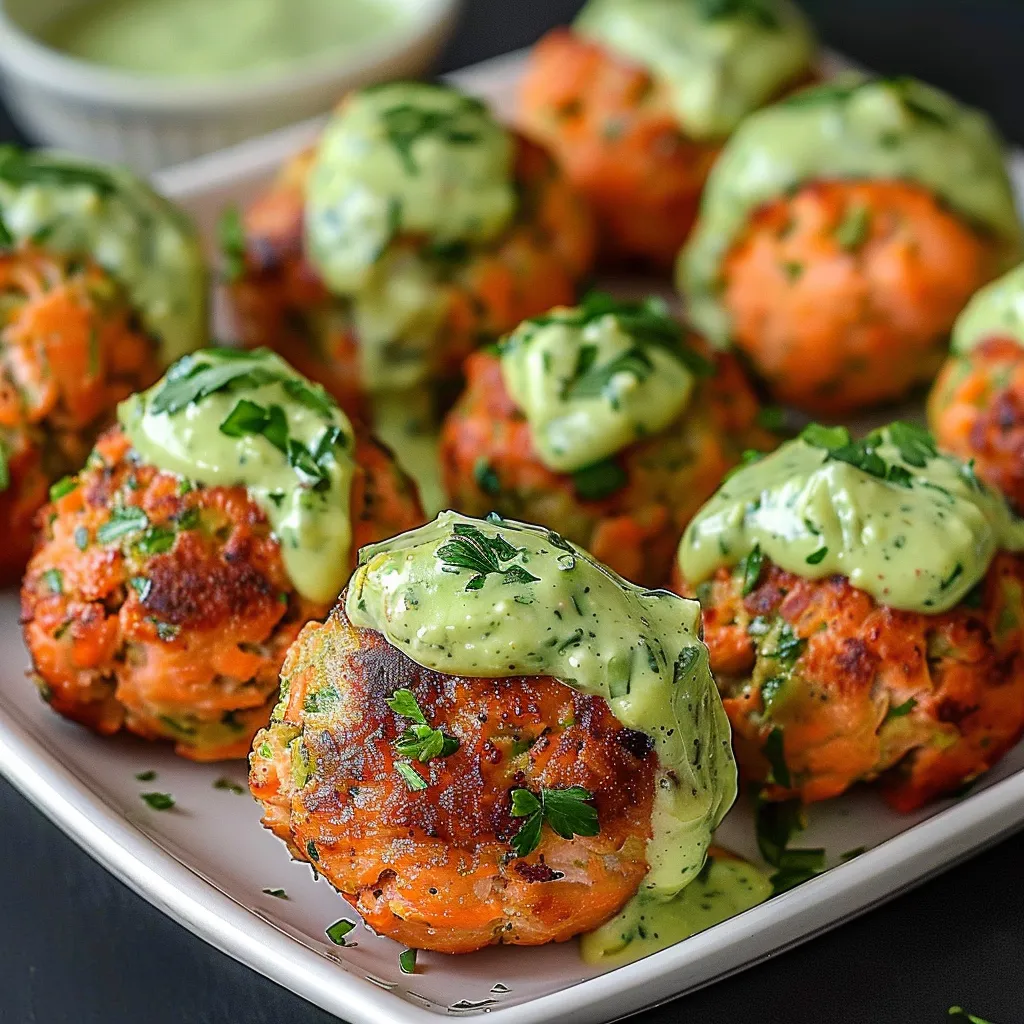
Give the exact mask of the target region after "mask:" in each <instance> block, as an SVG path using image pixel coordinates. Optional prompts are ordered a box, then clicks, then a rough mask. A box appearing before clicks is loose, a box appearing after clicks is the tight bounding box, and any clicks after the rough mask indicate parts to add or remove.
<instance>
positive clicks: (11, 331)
mask: <svg viewBox="0 0 1024 1024" xmlns="http://www.w3.org/2000/svg"><path fill="white" fill-rule="evenodd" d="M0 250H2V251H0V531H2V532H3V535H4V538H5V541H4V545H3V550H2V552H0V579H2V580H3V581H5V582H12V581H14V580H16V579H18V578H19V577H20V576H21V572H22V570H23V569H24V567H25V563H26V562H27V561H28V557H29V554H30V553H31V550H32V538H33V531H34V525H35V522H34V521H35V517H36V513H37V512H38V511H39V509H40V508H41V507H42V506H43V505H45V504H46V497H47V490H48V488H49V486H50V485H51V484H53V483H54V482H55V481H57V480H59V479H60V478H61V477H63V476H64V475H65V474H67V473H71V472H74V471H75V470H77V469H78V468H79V467H80V466H81V465H82V463H83V461H84V460H85V457H86V455H88V453H89V450H90V448H92V445H93V443H94V442H95V440H96V438H97V436H98V435H99V433H100V431H101V430H103V428H104V427H107V426H109V425H110V423H112V422H113V419H114V411H115V409H116V407H117V403H118V402H119V401H121V400H122V399H124V398H127V397H128V396H129V395H130V394H131V393H132V392H133V391H136V390H138V389H139V388H143V387H148V386H149V385H150V384H152V383H153V381H154V380H156V379H157V377H159V376H160V373H161V371H162V370H163V368H164V367H165V366H166V365H167V364H168V362H170V361H171V360H173V359H174V358H177V356H180V355H182V354H183V353H185V352H188V351H189V350H190V349H194V348H198V347H199V346H200V345H202V344H203V343H204V340H205V337H206V274H205V270H204V267H203V260H202V255H201V253H200V250H199V245H198V241H197V239H196V237H195V233H194V232H193V230H192V228H191V226H190V225H189V224H188V223H187V222H186V221H185V219H184V217H183V216H182V215H180V214H179V213H178V212H177V211H175V210H174V209H172V208H171V206H170V205H169V204H168V203H166V202H165V201H164V200H163V199H161V198H160V197H159V196H157V195H156V194H154V193H153V192H152V191H151V190H150V189H149V188H148V187H147V186H146V185H144V184H143V183H142V182H141V181H139V180H138V179H136V178H134V177H133V176H132V175H130V174H129V173H128V172H127V171H124V170H121V169H120V168H115V167H105V166H101V165H98V164H92V163H88V162H85V161H81V160H78V159H75V158H71V157H61V156H56V155H53V154H48V153H28V152H22V151H21V150H19V149H16V148H14V147H12V146H7V147H0Z"/></svg>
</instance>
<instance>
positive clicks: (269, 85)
mask: <svg viewBox="0 0 1024 1024" xmlns="http://www.w3.org/2000/svg"><path fill="white" fill-rule="evenodd" d="M93 2H95V0H0V77H2V79H3V83H4V95H5V99H6V102H7V105H8V107H9V108H10V110H11V113H12V115H13V116H14V118H15V119H16V120H17V121H18V122H19V124H20V125H21V127H22V128H23V129H24V131H25V132H26V133H27V134H28V135H29V136H31V137H32V138H33V139H34V140H36V141H37V142H40V143H43V144H45V145H48V146H55V147H58V148H60V149H64V150H70V151H72V152H76V153H81V154H83V155H86V156H92V157H98V158H100V159H103V160H110V161H113V162H117V163H123V164H127V165H128V166H130V167H133V168H135V169H136V170H138V171H141V172H143V173H148V172H150V171H153V170H156V169H157V168H159V167H167V166H169V165H171V164H176V163H181V162H183V161H185V160H189V159H191V158H193V157H196V156H201V155H202V154H204V153H210V152H213V151H214V150H217V149H222V148H223V147H225V146H229V145H231V144H232V143H235V142H239V141H241V140H242V139H246V138H249V137H251V136H255V135H261V134H263V133H265V132H268V131H271V130H272V129H274V128H279V127H281V126H282V125H286V124H291V123H292V122H295V121H299V120H302V119H303V118H307V117H311V116H312V115H314V114H319V113H323V112H325V111H327V110H329V109H330V108H331V107H333V106H334V104H335V103H336V102H337V101H338V100H339V99H340V98H341V96H342V95H343V94H344V93H345V92H346V91H347V90H349V89H351V88H353V87H355V86H358V85H364V84H367V83H370V82H376V81H383V80H385V79H389V78H404V77H413V76H416V75H419V74H422V72H423V71H425V70H426V69H427V68H428V67H429V66H430V65H431V63H432V62H433V60H434V58H435V57H436V56H437V54H438V51H439V50H440V48H441V46H442V44H443V43H444V42H445V40H446V38H447V36H448V34H449V32H450V30H451V28H452V27H453V25H454V22H455V16H456V13H457V11H458V7H459V0H394V2H395V3H396V4H397V6H398V7H399V9H400V14H399V19H398V24H397V25H396V27H395V28H394V29H391V30H389V31H388V32H387V33H386V34H384V35H383V36H382V37H381V38H379V39H374V40H373V41H372V42H369V43H367V44H366V45H365V46H363V47H360V48H359V49H358V50H356V51H355V52H354V53H353V52H352V51H348V52H340V53H338V54H334V53H324V54H320V55H318V56H316V57H315V58H310V59H307V60H304V61H302V62H301V63H298V62H297V63H296V64H293V65H291V66H290V67H287V68H284V69H282V70H280V71H275V72H259V73H257V72H245V73H233V74H225V75H223V76H219V77H217V78H216V79H209V80H205V81H197V80H195V79H188V78H185V77H180V78H178V77H172V76H157V75H144V74H137V73H134V72H127V71H120V70H117V69H114V68H108V67H105V66H103V65H100V64H93V63H90V62H87V61H83V60H78V59H77V58H74V57H71V56H68V55H67V54H65V53H61V52H60V51H58V50H56V49H53V48H51V47H49V46H47V45H46V44H45V43H44V42H42V41H41V38H42V37H44V36H45V30H46V27H47V26H48V25H49V24H51V23H52V22H53V21H54V19H56V18H58V17H64V16H66V15H67V14H68V12H69V11H73V10H75V9H76V8H79V7H83V6H85V5H86V4H89V3H93ZM209 2H210V3H217V2H218V0H209ZM282 2H284V3H286V2H287V0H282Z"/></svg>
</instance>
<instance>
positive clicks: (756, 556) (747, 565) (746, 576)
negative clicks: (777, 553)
mask: <svg viewBox="0 0 1024 1024" xmlns="http://www.w3.org/2000/svg"><path fill="white" fill-rule="evenodd" d="M763 566H764V556H763V555H762V554H761V545H760V544H755V545H754V547H753V548H752V549H751V551H750V554H748V555H746V556H745V557H744V558H741V559H740V562H739V564H738V565H737V566H736V571H737V572H738V573H739V576H740V579H741V580H742V581H743V587H742V594H743V596H744V597H746V596H747V595H748V594H751V593H753V591H754V590H755V589H756V588H757V584H758V581H759V580H760V579H761V569H762V568H763Z"/></svg>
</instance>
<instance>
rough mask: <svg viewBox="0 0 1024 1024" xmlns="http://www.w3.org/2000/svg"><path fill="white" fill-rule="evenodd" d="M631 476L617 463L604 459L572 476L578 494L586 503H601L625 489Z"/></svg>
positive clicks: (578, 470) (613, 460)
mask: <svg viewBox="0 0 1024 1024" xmlns="http://www.w3.org/2000/svg"><path fill="white" fill-rule="evenodd" d="M628 480H629V474H628V473H627V472H626V471H625V470H624V469H623V468H622V466H620V465H619V464H618V462H616V461H615V459H603V460H602V461H601V462H595V463H593V464H592V465H589V466H584V467H583V469H577V470H576V472H575V473H573V474H572V485H573V488H574V489H575V491H576V494H577V495H578V496H579V497H580V498H582V499H583V500H584V501H600V500H601V499H602V498H607V497H608V496H609V495H610V494H614V493H615V492H616V491H619V490H621V489H622V488H623V487H625V485H626V482H627V481H628Z"/></svg>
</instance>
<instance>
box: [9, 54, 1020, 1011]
mask: <svg viewBox="0 0 1024 1024" xmlns="http://www.w3.org/2000/svg"><path fill="white" fill-rule="evenodd" d="M520 65H521V57H520V56H518V55H511V56H510V57H505V58H500V59H499V60H497V61H491V62H488V63H487V64H484V65H479V66H477V67H476V68H472V69H469V70H467V71H465V72H461V73H459V74H458V75H456V76H454V77H455V79H456V80H457V81H458V82H459V83H460V84H461V85H463V86H464V87H466V88H469V89H471V90H472V91H475V92H477V93H479V94H481V95H483V96H485V97H486V98H488V99H490V100H492V101H494V102H495V103H496V104H497V106H498V107H499V109H502V110H504V111H505V112H506V113H507V112H508V107H509V99H510V96H511V91H512V87H513V86H514V80H515V77H516V75H517V72H518V69H519V67H520ZM319 124H320V123H319V122H311V123H307V124H303V125H299V126H296V127H294V128H291V129H288V130H286V131H284V132H279V133H276V134H275V135H273V136H270V137H267V138H264V139H259V140H255V141H253V142H250V143H245V144H243V145H242V146H239V147H237V148H235V149H233V150H231V151H228V152H225V153H221V154H216V155H213V156H211V157H206V158H204V159H202V160H200V161H197V162H196V163H194V164H191V165H189V166H188V167H183V168H178V169H175V170H172V171H168V172H165V173H164V174H163V175H161V176H160V179H159V181H158V184H159V186H160V187H161V188H162V189H163V191H165V192H166V193H167V194H168V195H170V196H171V197H172V198H174V199H175V200H176V201H178V202H179V203H180V204H181V205H182V206H183V207H184V208H185V209H187V210H188V211H189V212H191V213H192V214H193V215H194V216H195V217H196V219H197V220H198V222H199V224H200V225H201V227H202V228H203V230H204V232H205V233H206V236H207V238H208V239H209V238H210V236H211V235H212V228H213V224H214V222H215V217H216V214H217V213H218V211H219V210H220V209H221V207H222V206H223V205H224V204H225V203H228V202H239V201H244V200H245V199H246V198H248V196H250V195H251V194H252V193H253V192H254V191H255V190H256V189H258V188H259V187H260V186H261V185H262V184H264V183H265V182H266V180H267V179H268V178H269V176H270V175H271V174H272V173H273V172H274V170H275V169H276V168H277V167H278V166H279V164H280V163H281V162H282V160H284V159H285V158H286V157H287V156H288V155H290V154H291V153H292V152H294V151H295V150H297V149H299V148H301V147H303V146H305V145H308V144H309V143H310V142H312V141H313V139H314V138H315V136H316V133H317V130H318V128H319ZM1013 169H1014V176H1015V183H1016V186H1017V189H1018V195H1024V156H1022V155H1017V156H1015V158H1014V168H1013ZM400 455H401V453H399V456H400ZM26 665H27V657H26V654H25V651H24V648H23V647H22V644H21V639H20V630H19V628H18V601H17V597H16V596H15V595H14V594H7V595H0V771H3V773H4V774H5V775H6V776H7V777H8V778H9V779H10V780H11V781H12V782H13V783H14V785H15V786H17V787H18V788H19V789H20V790H21V791H22V792H23V793H24V794H25V795H26V796H27V797H28V798H29V799H31V800H32V801H33V802H34V803H35V804H36V805H37V806H38V807H40V809H41V810H43V811H44V812H45V813H46V814H47V815H48V816H49V817H50V818H51V819H52V820H53V821H54V822H55V823H56V824H57V825H59V826H60V827H61V828H62V829H63V830H64V831H65V832H66V833H67V834H68V835H69V836H71V837H72V838H73V839H74V840H75V841H76V842H77V843H79V844H80V845H81V846H82V847H83V848H84V849H86V850H87V851H88V852H89V853H91V854H92V855H93V856H94V857H96V859H97V860H99V861H100V862H101V863H103V864H104V865H105V866H106V867H107V868H109V869H110V870H111V871H112V872H113V873H114V874H115V875H116V876H117V877H119V878H120V879H121V880H122V881H124V882H126V883H127V884H128V885H129V886H131V887H132V888H133V889H134V890H135V891H136V892H138V893H139V894H140V895H142V896H143V897H145V898H146V899H148V900H149V901H150V902H152V903H153V904H154V905H156V906H157V907H159V908H160V909H161V910H163V911H164V912H166V913H167V914H169V915H171V916H172V917H173V918H175V919H176V920H177V921H179V922H180V923H181V924H183V925H184V926H185V927H187V928H189V929H190V930H191V931H193V932H194V933H195V934H197V935H199V936H200V937H202V938H203V939H205V940H206V941H208V942H210V943H212V944H213V945H214V946H216V947H217V948H219V949H221V950H222V951H224V952H226V953H228V954H229V955H231V956H233V957H235V958H236V959H238V960H240V961H242V962H243V963H246V964H248V965H249V966H250V967H252V968H254V969H255V970H257V971H260V972H262V973H263V974H265V975H267V976H268V977H270V978H273V979H274V980H275V981H277V982H279V983H281V984H282V985H285V986H287V987H288V988H290V989H292V990H293V991H295V992H296V993H298V994H299V995H301V996H304V997H305V998H307V999H309V1000H310V1001H312V1002H314V1003H317V1004H319V1005H320V1006H322V1007H324V1008H325V1009H326V1010H329V1011H331V1012H333V1013H335V1014H337V1015H338V1016H339V1017H342V1018H344V1019H345V1020H347V1021H349V1022H351V1024H378V1022H381V1021H388V1022H394V1024H436V1022H437V1021H438V1020H439V1018H442V1017H450V1016H453V1015H454V1016H474V1015H478V1014H482V1013H486V1014H487V1015H488V1017H489V1020H490V1022H492V1024H540V1022H550V1021H558V1022H560V1024H586V1022H595V1024H596V1022H601V1021H610V1020H613V1019H617V1018H619V1017H622V1016H624V1015H628V1014H630V1013H633V1012H635V1011H637V1010H640V1009H642V1008H644V1007H649V1006H652V1005H654V1004H656V1003H658V1002H662V1001H664V1000H667V999H670V998H672V997H674V996H678V995H680V994H683V993H685V992H688V991H692V990H693V989H695V988H697V987H700V986H702V985H706V984H708V983H710V982H712V981H714V980H716V979H718V978H721V977H724V976H725V975H727V974H730V973H733V972H736V971H738V970H741V969H743V968H744V967H747V966H750V965H752V964H754V963H756V962H758V961H760V960H763V959H764V958H766V957H769V956H771V955H772V954H773V953H776V952H778V951H780V950H783V949H785V948H787V947H790V946H792V945H795V944H796V943H799V942H802V941H805V940H807V939H809V938H811V937H813V936H814V935H816V934H818V933H820V932H822V931H823V930H825V929H828V928H831V927H834V926H835V925H837V924H839V923H840V922H842V921H844V920H848V919H849V918H850V917H852V916H854V915H856V914H858V913H861V912H863V911H864V910H867V909H868V908H870V907H872V906H873V905H875V904H877V903H879V902H881V901H883V900H886V899H889V898H891V897H893V896H894V895H896V894H897V893H899V892H901V891H902V890H904V889H906V888H907V887H909V886H912V885H914V884H916V883H918V882H920V881H922V880H924V879H925V878H927V877H929V876H930V875H933V874H935V873H937V872H939V871H941V870H943V869H945V868H948V867H950V866H951V865H952V864H954V863H955V862H957V861H958V860H961V859H963V858H964V857H966V856H968V855H969V854H971V853H973V852H975V851H976V850H978V849H980V848H981V847H983V846H985V845H986V844H989V843H992V842H994V841H996V840H997V839H998V838H1000V837H1001V836H1003V835H1005V834H1007V833H1009V832H1011V831H1013V830H1015V829H1018V828H1020V827H1022V826H1024V744H1022V745H1021V746H1018V748H1017V749H1016V750H1015V751H1013V752H1012V753H1011V754H1010V755H1009V756H1007V757H1006V758H1005V759H1004V760H1003V761H1002V762H1001V764H1000V765H999V766H998V767H997V769H996V770H995V771H993V772H992V773H990V774H989V775H988V776H987V777H986V778H985V779H983V780H982V781H981V782H980V783H979V784H978V785H977V786H976V787H975V788H974V789H973V790H972V791H971V793H970V794H969V795H968V796H966V797H963V798H961V799H960V800H958V801H946V802H944V803H939V804H936V805H934V806H932V807H930V808H928V809H927V810H926V811H924V812H921V813H919V814H916V815H910V816H900V815H897V814H895V813H894V812H892V811H890V810H889V809H888V808H887V807H886V806H885V805H884V804H883V803H882V802H881V800H880V799H879V798H878V797H877V796H876V795H875V794H873V793H871V792H868V791H862V792H855V793H853V794H850V795H848V796H846V797H844V798H842V799H839V800H836V801H833V802H832V803H831V804H829V805H827V806H819V807H815V808H814V809H813V810H812V812H811V822H810V826H809V828H808V830H807V831H806V832H805V833H804V834H803V835H802V836H801V845H808V846H823V847H825V848H826V849H827V850H828V853H829V863H830V864H831V865H833V866H832V867H831V868H830V870H828V871H827V872H825V873H824V874H823V875H820V876H819V877H817V878H815V879H813V880H812V881H810V882H807V883H806V884H804V885H802V886H800V887H799V888H797V889H794V890H792V891H790V892H788V893H786V894H784V895H782V896H779V897H776V898H774V899H772V900H770V901H769V902H768V903H765V904H763V905H761V906H760V907H757V908H755V909H753V910H750V911H747V912H746V913H744V914H742V915H740V916H738V917H735V918H733V919H731V920H729V921H727V922H725V923H723V924H720V925H718V926H716V927H714V928H711V929H709V930H708V931H705V932H703V933H702V934H700V935H697V936H695V937H693V938H691V939H688V940H687V941H686V942H683V943H680V944H678V945H676V946H674V947H672V948H670V949H667V950H664V951H663V952H661V953H658V954H656V955H654V956H651V957H648V958H647V959H645V960H643V961H640V962H639V963H635V964H632V965H629V966H626V967H620V968H618V969H615V970H610V971H609V970H605V971H603V972H602V970H601V969H599V968H594V967H590V966H587V965H585V964H584V963H583V962H582V961H581V959H580V957H579V954H578V951H577V947H576V945H575V943H566V944H563V945H560V946H547V947H542V948H538V949H514V948H513V949H492V950H488V951H485V952H482V953H478V954H473V955H471V956H466V957H460V958H452V957H445V956H441V955H438V954H429V953H428V954H421V955H420V957H419V963H418V967H417V972H416V974H415V975H411V976H410V975H403V974H402V973H401V971H400V969H399V965H398V953H399V951H400V947H399V946H398V945H396V944H395V943H393V942H392V941H391V940H389V939H383V938H378V937H375V936H373V935H372V934H370V933H369V932H368V931H367V930H366V929H364V928H362V927H361V926H360V927H359V928H357V929H356V930H355V931H353V932H351V933H350V935H349V936H348V942H349V943H350V944H349V945H347V946H346V947H344V948H339V947H337V946H334V945H332V943H331V942H330V941H329V940H328V939H327V937H326V935H325V933H324V929H325V928H326V927H327V926H328V925H330V924H331V923H332V922H333V921H335V920H336V919H338V918H340V917H348V918H354V917H355V915H354V912H352V911H351V909H350V908H349V907H348V905H347V904H346V903H344V902H343V901H342V900H341V898H340V897H338V896H337V895H336V894H335V893H334V891H333V890H332V889H331V888H330V886H329V885H328V884H327V883H326V882H325V881H323V880H322V879H321V880H319V881H315V880H314V879H313V877H312V875H311V873H310V870H309V868H308V867H307V866H304V865H299V864H297V863H294V862H292V861H291V860H290V859H289V857H288V854H287V852H286V850H285V848H284V846H283V845H282V844H281V843H280V842H278V841H277V840H276V839H274V838H273V837H272V836H271V835H270V834H269V833H267V832H265V831H264V830H263V829H262V828H261V827H260V825H259V810H258V808H257V806H256V804H255V803H254V802H253V801H252V800H250V799H249V797H248V796H247V795H246V794H245V793H244V792H237V791H234V790H233V789H232V787H231V785H230V784H231V783H235V784H236V786H237V787H238V788H241V787H244V784H245V768H244V765H242V764H236V765H229V766H216V765H215V766H201V765H193V764H189V763H187V762H184V761H181V760H179V759H177V758H175V757H174V756H173V755H172V754H171V753H170V752H169V750H167V749H165V748H163V747H158V746H155V745H152V744H146V743H143V742H141V741H136V740H132V739H127V738H119V739H115V740H103V739H100V738H98V737H96V736H93V735H92V734H90V733H88V732H86V731H85V730H83V729H80V728H78V727H76V726H74V725H71V724H70V723H68V722H65V721H63V720H62V719H59V718H58V717H57V716H55V715H53V714H52V712H50V711H49V709H48V708H47V707H46V706H45V705H44V704H43V703H42V702H41V701H40V700H39V698H38V696H37V695H36V692H35V689H34V687H33V686H31V684H30V683H28V682H27V681H26V680H25V679H24V678H23V672H24V669H25V666H26ZM147 771H155V772H156V773H157V777H156V778H155V779H153V780H149V781H139V780H137V779H136V775H137V774H138V773H142V772H147ZM218 782H219V783H220V784H219V785H218ZM147 790H160V791H164V792H169V793H172V794H173V795H174V797H175V800H176V806H175V808H174V809H173V810H171V811H164V812H158V811H155V810H152V809H150V808H149V807H148V806H147V805H146V803H145V802H143V800H142V799H141V793H142V792H144V791H147ZM718 841H719V842H720V843H721V844H722V845H725V846H728V847H731V848H732V849H734V850H736V851H737V852H739V853H741V854H744V855H747V856H750V857H751V858H754V859H756V857H757V848H756V843H755V840H754V828H753V819H752V814H751V810H750V808H749V807H748V806H746V805H744V804H742V803H741V804H740V805H738V806H737V807H736V808H735V809H734V810H733V811H732V812H731V813H730V815H729V817H728V819H727V820H726V822H725V824H724V825H723V827H722V829H721V830H720V832H719V834H718ZM859 847H866V848H867V851H866V852H865V853H863V854H861V855H859V856H857V857H855V858H853V859H851V860H849V861H847V862H842V859H841V854H842V853H843V852H844V851H847V850H851V849H854V848H859ZM269 889H283V890H285V892H286V893H287V897H288V898H287V899H281V898H277V897H275V896H273V895H270V894H268V893H267V892H265V891H264V890H269Z"/></svg>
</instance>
